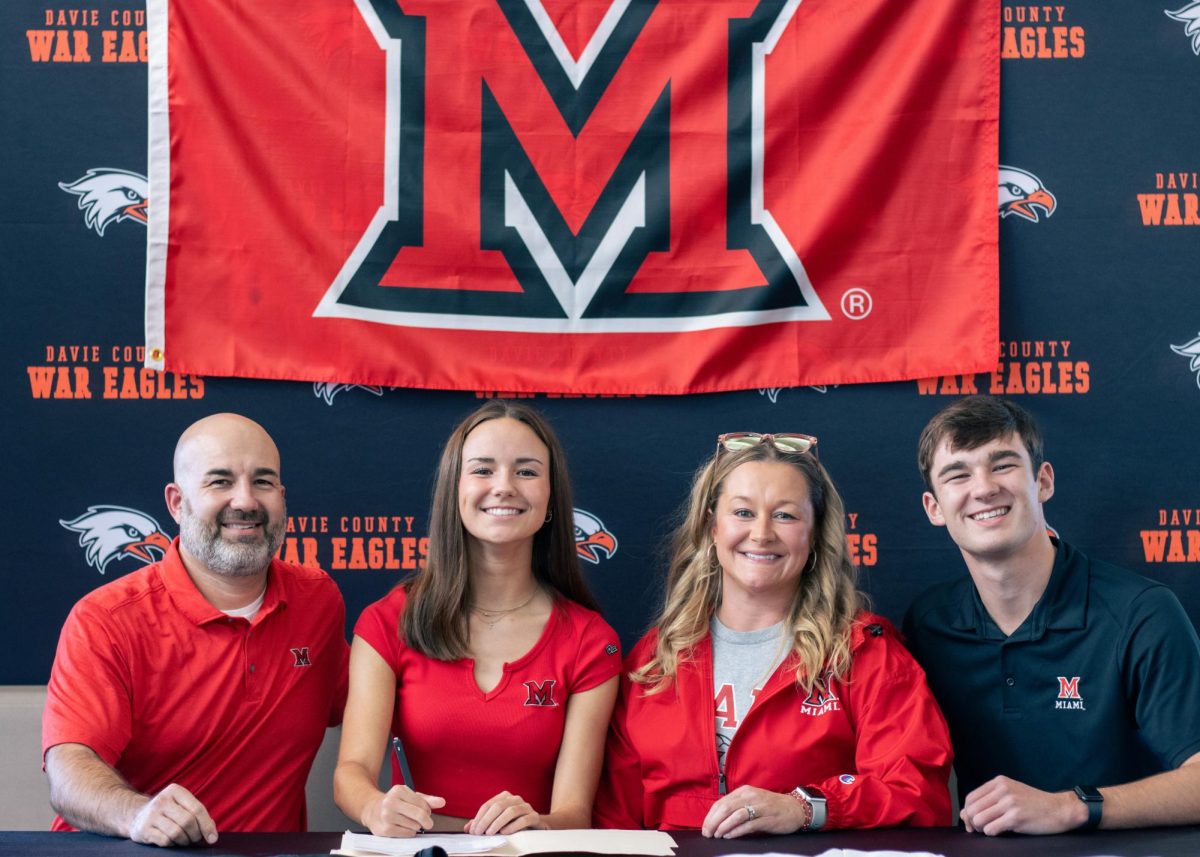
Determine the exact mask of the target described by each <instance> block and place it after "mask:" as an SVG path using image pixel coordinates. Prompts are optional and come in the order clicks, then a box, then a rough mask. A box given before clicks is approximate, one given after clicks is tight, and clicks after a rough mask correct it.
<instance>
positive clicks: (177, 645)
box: [42, 539, 349, 831]
mask: <svg viewBox="0 0 1200 857" xmlns="http://www.w3.org/2000/svg"><path fill="white" fill-rule="evenodd" d="M344 623H345V605H344V604H343V602H342V596H341V593H340V592H339V590H338V588H337V585H336V584H335V583H334V582H333V580H332V579H330V577H329V576H328V575H327V574H325V573H324V572H323V571H320V570H316V569H311V568H305V567H303V566H298V565H291V564H288V563H284V562H280V561H279V560H272V561H271V566H270V569H269V571H268V573H267V590H266V593H265V596H264V599H263V605H262V609H260V610H259V612H258V615H256V616H255V617H254V619H253V621H247V620H245V619H233V618H230V617H228V616H226V615H225V614H224V613H222V612H221V611H220V610H217V609H216V608H215V607H213V606H212V605H211V604H209V603H208V602H207V601H206V600H205V599H204V597H203V596H202V595H201V594H200V592H199V590H197V589H196V587H195V585H194V584H193V583H192V581H191V578H190V577H188V574H187V570H186V569H185V568H184V566H183V562H182V561H181V559H180V557H179V540H178V539H176V540H175V542H174V543H173V544H172V545H171V548H170V550H169V551H168V552H167V555H166V556H165V557H164V558H163V560H162V561H161V562H157V563H154V564H153V565H150V566H147V567H146V568H144V569H141V570H139V571H137V572H134V573H133V574H130V575H128V576H126V577H123V578H120V579H119V580H114V581H113V582H111V583H109V584H106V585H105V586H101V587H100V588H99V589H96V590H95V591H93V592H91V593H89V594H88V595H86V596H85V597H84V598H83V599H82V600H80V601H79V603H78V604H76V605H75V607H74V609H72V610H71V614H70V615H69V616H68V617H67V622H66V624H65V625H64V626H63V630H62V635H61V637H60V638H59V642H58V652H57V654H56V655H55V658H54V668H53V670H52V671H51V674H50V685H49V687H48V693H47V697H46V708H45V712H44V714H43V717H42V754H43V755H45V752H46V751H47V750H48V749H49V748H51V747H53V746H54V745H56V744H64V743H78V744H84V745H86V746H88V747H90V748H92V749H93V750H94V751H95V752H96V753H97V754H98V755H99V756H100V758H101V759H103V760H104V761H105V762H107V763H108V764H109V765H111V766H112V767H114V768H115V769H116V770H117V771H119V772H120V773H121V775H122V776H123V777H125V779H127V780H128V781H129V783H130V784H131V785H132V786H133V787H134V788H135V789H137V790H138V791H140V792H143V793H145V794H155V793H157V792H158V791H160V790H161V789H163V788H164V787H166V786H168V785H170V784H171V783H179V784H180V785H181V786H183V787H184V788H186V789H187V790H188V791H190V792H191V793H192V794H194V795H195V796H196V797H197V798H198V799H199V800H200V802H201V803H203V804H204V806H205V807H206V808H207V809H208V812H209V814H210V815H211V816H212V818H213V821H214V822H216V825H217V829H218V830H222V831H292V830H304V829H305V826H306V815H305V805H304V784H305V781H306V779H307V778H308V771H309V768H310V767H311V766H312V761H313V757H314V756H316V753H317V749H318V748H319V747H320V745H321V740H322V738H323V737H324V735H325V728H326V726H332V725H336V724H337V723H339V722H340V721H341V717H342V710H343V708H344V705H345V698H346V664H347V657H348V651H349V649H348V646H347V645H346V639H345V630H344ZM53 829H54V830H71V829H72V828H71V827H70V826H69V825H67V824H66V823H65V822H63V820H62V819H61V818H55V820H54V825H53Z"/></svg>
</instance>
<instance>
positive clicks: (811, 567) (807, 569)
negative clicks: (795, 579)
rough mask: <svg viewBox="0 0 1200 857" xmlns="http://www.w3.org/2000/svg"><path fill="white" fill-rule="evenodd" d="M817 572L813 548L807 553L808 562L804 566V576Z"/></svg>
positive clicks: (815, 554) (815, 553) (814, 549)
mask: <svg viewBox="0 0 1200 857" xmlns="http://www.w3.org/2000/svg"><path fill="white" fill-rule="evenodd" d="M816 570H817V550H816V548H813V549H812V550H810V551H809V552H808V562H806V563H805V564H804V574H812V573H813V572H814V571H816Z"/></svg>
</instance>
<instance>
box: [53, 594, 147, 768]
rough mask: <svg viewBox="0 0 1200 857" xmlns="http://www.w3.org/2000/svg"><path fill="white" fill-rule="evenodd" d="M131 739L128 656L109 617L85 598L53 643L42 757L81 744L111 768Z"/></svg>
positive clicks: (131, 715) (131, 723)
mask: <svg viewBox="0 0 1200 857" xmlns="http://www.w3.org/2000/svg"><path fill="white" fill-rule="evenodd" d="M132 734H133V694H132V677H131V675H130V672H129V666H128V651H127V650H126V649H125V647H123V646H122V644H121V634H120V632H119V629H118V628H117V627H116V623H115V622H114V621H113V619H112V616H111V615H110V614H109V613H108V612H107V611H106V610H104V609H103V608H100V607H97V606H94V605H92V604H91V603H90V602H89V601H88V599H86V598H85V599H84V600H83V601H80V602H79V603H78V604H76V605H75V607H74V608H73V609H72V610H71V613H70V615H69V616H67V621H66V623H65V624H64V625H63V629H62V634H61V635H60V636H59V639H58V650H57V652H56V653H55V655H54V666H53V668H52V669H51V671H50V683H49V685H48V687H47V688H46V707H45V709H44V710H43V712H42V755H43V757H44V756H45V754H46V751H47V750H49V749H50V748H51V747H53V746H55V745H57V744H83V745H85V746H87V747H90V748H91V749H92V750H93V751H95V753H96V755H98V756H99V757H100V758H101V759H103V760H104V761H105V762H106V763H107V764H108V765H110V766H113V767H115V766H116V764H117V760H119V759H120V758H121V755H122V754H123V753H124V751H125V748H126V746H128V744H129V740H130V737H131V736H132Z"/></svg>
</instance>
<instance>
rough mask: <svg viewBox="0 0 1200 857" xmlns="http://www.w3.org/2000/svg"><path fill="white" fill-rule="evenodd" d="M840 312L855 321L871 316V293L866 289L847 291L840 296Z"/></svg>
mask: <svg viewBox="0 0 1200 857" xmlns="http://www.w3.org/2000/svg"><path fill="white" fill-rule="evenodd" d="M842 312H843V313H844V314H845V316H846V318H850V319H854V320H855V321H861V320H862V319H864V318H866V317H867V316H869V315H870V314H871V293H870V292H868V291H867V290H866V289H857V288H856V289H847V290H846V293H845V294H844V295H842Z"/></svg>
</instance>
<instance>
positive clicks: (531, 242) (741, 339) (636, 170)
mask: <svg viewBox="0 0 1200 857" xmlns="http://www.w3.org/2000/svg"><path fill="white" fill-rule="evenodd" d="M148 5H149V19H148V20H149V31H150V64H151V78H150V148H151V151H150V196H151V214H150V228H149V254H148V262H147V286H146V293H147V300H146V339H147V355H148V364H149V365H151V366H153V367H155V368H159V369H167V370H171V371H174V372H182V373H189V374H197V375H240V376H249V377H257V378H285V379H294V380H306V381H335V382H344V383H358V384H379V385H385V386H403V387H424V388H441V389H460V390H508V391H516V392H536V391H542V392H565V393H689V392H707V391H715V390H733V389H746V388H753V387H786V386H794V385H801V384H845V383H852V382H861V381H893V380H900V379H908V378H915V377H926V376H933V375H947V374H958V373H971V372H984V371H990V370H991V369H993V368H994V366H995V363H996V357H997V341H998V271H997V267H998V266H997V214H996V204H997V203H996V199H997V197H996V193H997V191H996V180H997V123H998V108H999V47H998V45H999V21H1000V14H999V2H998V0H857V2H853V3H851V2H846V0H803V2H801V0H657V2H656V0H254V2H250V3H242V2H237V3H235V2H232V0H150V2H149V4H148Z"/></svg>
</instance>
